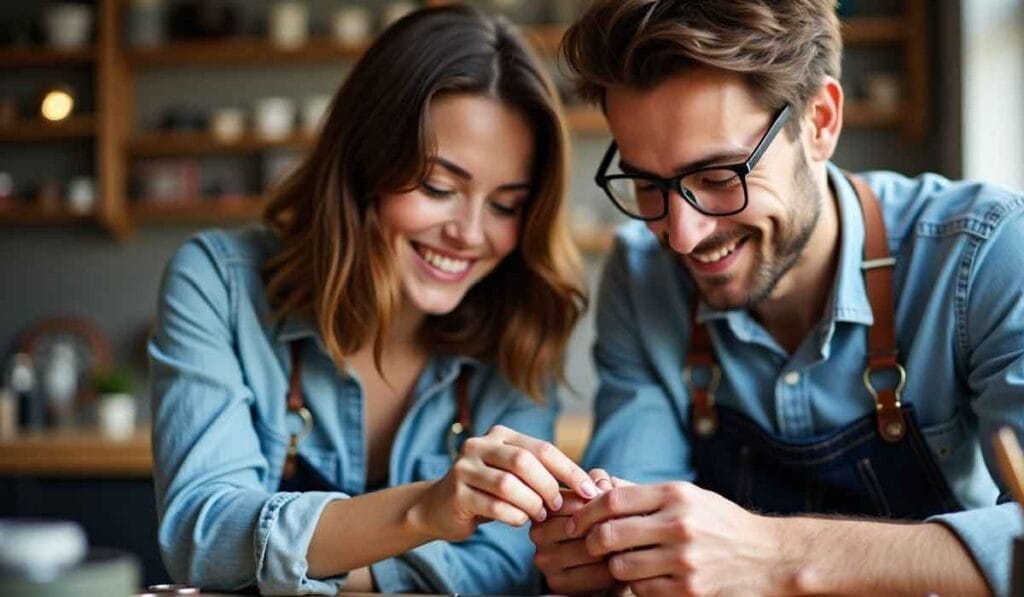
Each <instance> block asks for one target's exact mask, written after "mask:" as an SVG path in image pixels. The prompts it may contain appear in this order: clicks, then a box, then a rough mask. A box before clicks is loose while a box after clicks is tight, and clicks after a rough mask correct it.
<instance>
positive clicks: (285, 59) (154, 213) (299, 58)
mask: <svg viewBox="0 0 1024 597" xmlns="http://www.w3.org/2000/svg"><path fill="white" fill-rule="evenodd" d="M444 2H445V0H425V3H426V4H442V3H444ZM902 6H903V8H902V11H901V12H900V13H899V14H894V15H886V16H857V17H850V18H848V19H846V20H845V21H844V25H843V36H844V43H845V44H846V46H848V47H849V48H851V49H854V50H855V49H856V48H860V47H877V46H881V47H888V46H892V47H893V48H895V49H898V50H900V51H902V54H903V56H904V60H903V67H902V74H903V90H904V96H903V103H902V104H901V105H900V106H899V107H898V109H895V110H882V109H879V108H878V107H877V106H873V105H871V104H868V103H866V102H857V101H848V102H847V104H846V109H845V124H846V125H847V126H848V127H865V128H879V129H892V130H901V131H903V133H904V136H905V138H907V139H908V140H909V141H911V142H917V141H919V140H920V139H921V138H922V137H923V134H924V131H925V129H926V125H927V122H928V101H927V98H928V89H927V87H928V77H927V56H926V44H927V38H926V30H927V26H926V22H927V19H926V15H925V8H926V7H925V5H924V0H903V5H902ZM127 8H128V2H127V1H126V0H96V10H97V14H96V23H97V27H96V29H97V35H96V43H95V44H94V46H92V47H89V48H86V49H83V50H78V51H72V52H66V51H55V50H49V49H44V48H32V49H22V48H16V49H15V48H0V69H30V68H37V67H55V66H56V67H62V68H63V67H76V68H77V67H82V68H90V69H92V72H93V75H94V78H95V81H96V83H95V85H96V101H95V104H96V113H95V114H91V115H79V116H76V117H74V118H72V119H70V120H68V121H67V122H64V123H61V124H60V125H45V124H42V123H39V122H18V123H16V124H15V125H14V126H9V127H6V128H0V143H23V142H66V141H72V140H76V139H79V140H80V139H92V140H94V142H95V176H96V180H97V189H98V191H99V201H98V203H97V212H96V215H95V216H94V217H83V216H77V215H72V214H67V213H54V212H52V211H42V210H39V209H37V208H35V207H31V206H27V205H26V206H19V207H18V208H17V209H16V210H13V209H10V208H8V209H4V208H0V226H4V225H19V226H20V225H48V224H54V225H57V224H69V223H70V224H74V223H80V222H88V221H93V220H94V221H98V222H100V223H101V224H102V225H103V226H104V227H105V228H106V229H107V230H108V231H109V232H110V233H111V234H112V235H113V236H115V237H116V238H120V239H123V238H127V237H128V236H130V235H131V233H132V231H133V230H134V229H136V228H137V227H138V226H142V225H145V226H159V225H161V224H164V223H166V224H181V223H196V224H198V223H204V222H217V223H220V222H243V221H250V220H255V219H257V218H258V217H259V215H260V213H261V211H262V208H263V201H262V200H261V199H260V198H259V197H258V196H246V197H241V198H238V197H231V198H226V199H224V200H216V199H206V198H194V199H190V200H187V201H182V202H180V203H173V204H162V203H141V202H133V201H131V200H130V198H129V197H128V173H129V172H130V165H131V163H132V162H133V161H135V160H142V159H163V158H171V159H173V158H186V159H203V158H205V157H215V156H231V155H238V156H247V155H260V154H262V153H264V152H267V151H276V150H294V151H303V150H305V149H307V148H309V147H310V146H311V144H312V143H313V141H314V138H313V137H312V136H310V135H307V134H302V133H296V134H294V135H291V136H289V137H287V138H285V139H280V140H266V139H261V138H258V137H256V136H253V135H245V136H242V137H241V138H239V139H237V140H233V141H230V142H226V141H222V140H218V139H216V138H214V137H213V136H211V135H209V134H207V133H202V132H189V133H185V132H173V133H172V132H160V131H141V130H134V128H133V126H134V125H133V124H132V123H133V122H135V106H134V105H133V103H134V100H133V98H134V88H135V84H136V81H135V79H136V76H137V75H138V74H140V73H143V72H149V71H156V70H160V69H164V68H168V67H174V68H179V67H191V66H214V65H229V66H230V65H238V66H245V65H255V64H285V65H289V64H296V65H299V64H316V63H334V62H351V61H353V60H356V59H358V57H359V56H360V55H361V54H362V53H363V52H364V51H365V49H366V44H356V45H343V44H338V43H335V42H334V41H332V40H329V39H323V38H313V39H312V40H310V42H309V43H307V44H306V45H304V46H302V47H300V48H295V49H282V48H279V47H275V46H274V45H272V44H271V43H269V42H268V41H266V40H265V39H261V38H252V37H246V38H235V39H220V40H198V41H180V42H179V41H176V42H173V43H168V44H167V45H165V46H161V47H158V48H149V49H138V48H130V47H127V46H126V45H125V43H124V41H123V40H122V35H123V33H124V29H125V27H124V24H125V18H126V11H127ZM564 32H565V26H564V25H539V26H527V27H524V33H525V35H526V37H527V39H529V40H530V41H531V43H532V44H533V45H534V47H535V49H536V50H537V52H538V53H539V54H540V55H542V56H553V55H554V54H555V53H556V52H557V51H558V47H559V44H560V42H561V39H562V36H563V34H564ZM252 76H254V77H257V76H259V75H258V74H253V75H252ZM566 112H567V114H566V116H567V121H568V126H569V128H570V129H571V131H572V132H573V133H574V134H576V135H607V134H608V128H607V124H606V123H605V120H604V117H603V115H602V114H601V113H600V112H599V111H598V110H596V109H594V108H592V107H589V106H579V105H571V104H570V105H569V106H568V107H567V110H566ZM574 234H575V236H576V238H577V242H578V243H579V244H580V246H581V247H582V248H584V249H585V250H588V251H600V250H604V249H605V248H607V247H608V246H609V244H610V239H611V234H610V232H609V231H608V230H604V229H596V230H589V229H585V230H577V231H575V232H574Z"/></svg>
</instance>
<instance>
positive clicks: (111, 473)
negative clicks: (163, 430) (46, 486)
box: [0, 428, 153, 477]
mask: <svg viewBox="0 0 1024 597" xmlns="http://www.w3.org/2000/svg"><path fill="white" fill-rule="evenodd" d="M152 471H153V456H152V453H151V451H150V446H149V429H148V428H141V429H139V430H138V431H136V432H135V434H134V435H132V436H131V437H130V438H128V439H125V440H112V439H108V438H106V437H104V436H102V435H101V434H100V433H99V431H98V430H96V429H68V430H47V431H34V432H22V433H20V434H19V435H18V436H17V437H14V438H12V439H9V440H4V441H0V474H2V475H53V476H74V477H80V476H82V477H84V476H88V477H97V476H98V477H148V476H149V475H150V474H151V473H152Z"/></svg>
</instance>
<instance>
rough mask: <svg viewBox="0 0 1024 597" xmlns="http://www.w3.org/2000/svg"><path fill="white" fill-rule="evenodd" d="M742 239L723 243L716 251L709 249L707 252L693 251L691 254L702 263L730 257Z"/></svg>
mask: <svg viewBox="0 0 1024 597" xmlns="http://www.w3.org/2000/svg"><path fill="white" fill-rule="evenodd" d="M739 241H740V239H736V240H734V241H732V242H731V243H729V244H727V245H723V246H721V247H719V248H717V249H715V250H714V251H708V252H706V253H691V254H690V256H691V257H693V258H694V259H696V260H697V261H699V262H701V263H714V262H716V261H721V260H722V259H725V258H726V257H728V256H729V255H730V254H731V253H732V252H733V251H735V250H736V244H737V243H739Z"/></svg>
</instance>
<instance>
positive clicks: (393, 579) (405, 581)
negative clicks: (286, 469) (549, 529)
mask: <svg viewBox="0 0 1024 597" xmlns="http://www.w3.org/2000/svg"><path fill="white" fill-rule="evenodd" d="M506 400H507V402H508V404H509V407H508V408H507V409H505V410H504V411H503V412H502V413H501V415H500V416H498V417H497V418H495V419H494V420H488V421H480V420H477V421H475V423H476V424H477V425H478V426H479V430H480V431H481V432H484V431H486V430H487V429H488V428H489V427H490V426H492V425H497V424H501V425H504V426H506V427H509V428H511V429H515V430H516V431H519V432H520V433H523V434H526V435H529V436H532V437H535V438H538V439H543V440H545V441H553V438H554V427H555V418H556V416H557V414H558V401H557V399H556V396H555V392H554V390H552V391H551V392H550V393H549V398H548V400H547V402H546V403H545V404H542V405H541V404H535V403H533V402H530V401H529V400H528V399H527V398H526V397H524V396H521V395H516V394H514V393H513V394H511V395H509V396H508V397H507V399H506ZM533 552H534V547H533V542H531V541H530V536H529V525H526V526H523V527H519V528H516V527H511V526H508V525H506V524H503V523H500V522H489V523H486V524H483V525H480V526H479V527H478V528H477V530H476V532H475V533H473V535H472V536H470V537H469V539H467V540H466V541H462V542H459V543H447V542H444V541H433V542H431V543H427V544H426V545H422V546H420V547H418V548H416V549H413V550H410V551H409V552H407V553H405V554H402V555H401V556H398V557H394V558H390V559H387V560H383V561H381V562H378V563H376V564H373V565H372V566H371V567H370V568H371V571H372V573H373V577H374V581H375V583H376V585H377V589H378V590H379V591H381V592H382V593H483V594H504V595H536V594H537V593H538V592H540V588H541V587H540V574H539V572H538V571H537V569H536V568H535V567H534V566H533Z"/></svg>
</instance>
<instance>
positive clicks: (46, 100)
mask: <svg viewBox="0 0 1024 597" xmlns="http://www.w3.org/2000/svg"><path fill="white" fill-rule="evenodd" d="M74 109H75V93H74V91H73V90H72V89H71V88H70V87H68V86H67V85H54V86H51V87H47V88H46V89H44V90H43V93H42V95H41V96H40V99H39V116H41V117H42V118H43V120H46V121H48V122H60V121H62V120H64V119H65V118H67V117H68V116H71V112H72V111H73V110H74Z"/></svg>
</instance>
